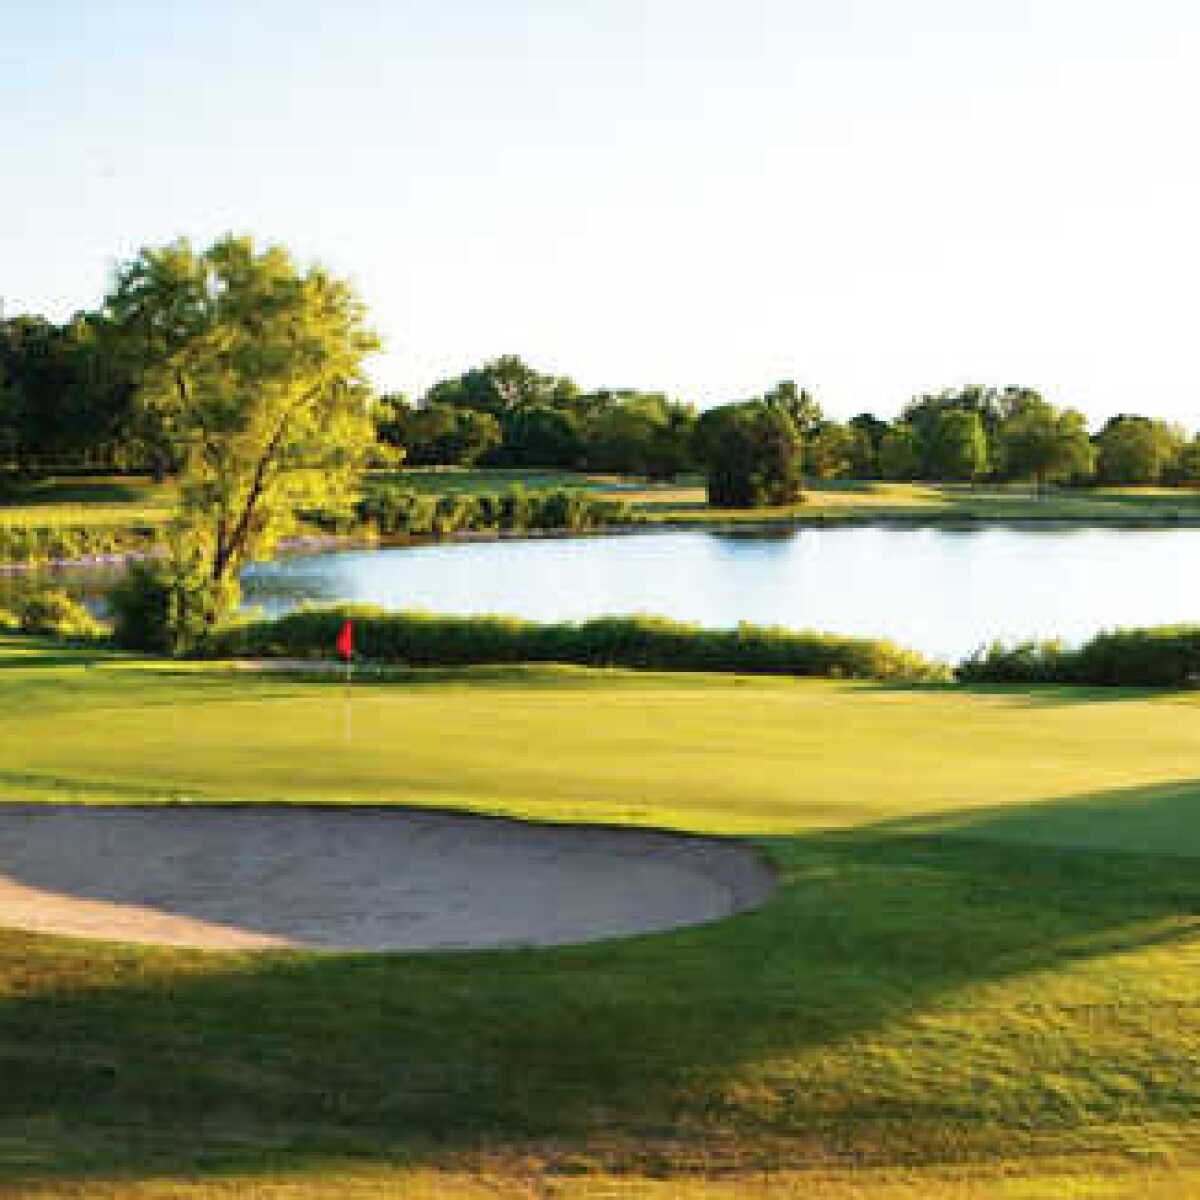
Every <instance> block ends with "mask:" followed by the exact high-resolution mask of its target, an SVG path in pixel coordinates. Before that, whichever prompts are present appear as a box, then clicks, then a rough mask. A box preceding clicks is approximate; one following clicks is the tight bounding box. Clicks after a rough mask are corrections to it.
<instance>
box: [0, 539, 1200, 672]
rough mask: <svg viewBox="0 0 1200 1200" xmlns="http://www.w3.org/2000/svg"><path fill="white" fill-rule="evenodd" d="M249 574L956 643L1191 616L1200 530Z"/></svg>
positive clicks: (726, 545) (598, 543)
mask: <svg viewBox="0 0 1200 1200" xmlns="http://www.w3.org/2000/svg"><path fill="white" fill-rule="evenodd" d="M81 575H84V573H83V572H63V573H59V577H60V578H66V579H71V580H74V583H73V586H74V588H75V590H82V591H85V592H92V593H94V592H95V591H96V589H97V587H98V585H99V582H100V577H99V576H97V575H96V574H94V573H93V574H90V575H86V576H85V577H84V578H83V579H80V578H79V576H81ZM2 586H3V584H0V587H2ZM9 586H14V585H13V584H12V583H11V581H10V583H9ZM244 592H245V600H246V603H247V604H248V605H251V606H259V607H261V608H263V609H265V610H266V611H267V612H268V613H272V614H275V613H280V612H284V611H286V610H288V609H290V608H293V607H295V606H296V605H298V604H300V603H302V602H304V601H316V602H323V603H329V602H333V601H338V600H354V601H363V602H367V603H372V604H380V605H383V606H386V607H389V608H427V609H430V610H434V611H438V612H447V613H488V612H499V613H512V614H515V615H518V616H523V617H529V618H533V619H536V620H544V621H549V620H563V619H579V618H583V617H590V616H597V615H600V614H611V613H634V612H650V613H659V614H662V615H665V616H670V617H674V618H676V619H679V620H686V621H695V622H698V623H700V624H703V625H712V626H730V625H735V624H737V623H738V622H739V621H751V622H754V623H755V624H764V625H785V626H789V627H791V628H794V629H819V630H826V631H831V632H837V633H847V634H861V635H866V636H882V637H890V638H892V639H894V640H895V641H897V642H900V643H901V644H902V645H905V646H910V647H913V648H914V649H918V650H922V651H924V652H925V653H926V654H929V655H932V656H936V657H938V658H943V659H948V660H956V659H958V658H961V657H963V656H964V655H966V654H968V653H970V652H971V651H972V650H973V649H975V648H976V647H977V646H979V645H980V644H982V643H984V642H987V641H990V640H991V639H993V638H1003V639H1015V638H1029V637H1053V636H1061V637H1063V638H1064V639H1066V640H1067V641H1068V642H1075V641H1080V640H1082V639H1084V638H1086V637H1088V636H1090V635H1091V634H1093V633H1095V632H1096V631H1097V630H1099V629H1102V628H1111V627H1113V626H1118V625H1153V624H1165V623H1171V622H1179V621H1200V530H1194V529H1156V530H1113V529H1103V530H1102V529H1053V530H1036V531H1031V530H1025V529H998V528H992V529H985V530H977V531H962V532H959V531H953V530H946V529H911V530H904V529H884V528H869V527H868V528H853V529H814V530H801V531H799V532H796V533H788V534H783V535H771V536H763V535H744V534H735V535H730V534H716V533H692V532H688V533H658V534H640V535H636V536H621V537H593V538H578V539H546V540H529V541H502V542H472V543H443V544H439V545H426V546H408V547H395V548H390V549H382V550H342V551H335V552H332V553H321V554H311V555H292V556H289V557H286V558H283V559H280V560H278V561H276V562H272V563H265V564H260V565H257V566H254V567H251V568H250V569H249V570H248V571H247V572H246V575H245V578H244ZM0 602H2V601H0Z"/></svg>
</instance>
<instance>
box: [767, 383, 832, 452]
mask: <svg viewBox="0 0 1200 1200" xmlns="http://www.w3.org/2000/svg"><path fill="white" fill-rule="evenodd" d="M763 400H764V402H765V403H766V404H768V405H769V406H770V407H771V408H780V409H782V410H783V411H784V412H786V413H787V415H788V416H789V417H791V419H792V424H793V425H795V427H796V432H797V433H798V434H799V435H800V436H801V437H802V438H810V437H812V436H813V435H814V434H816V433H817V431H818V430H819V429H820V427H821V425H822V424H823V423H824V421H825V414H824V413H823V412H822V411H821V406H820V405H819V404H818V403H817V402H816V400H815V399H814V398H813V396H812V394H811V393H810V392H808V391H806V390H805V389H804V388H800V387H797V386H796V383H795V381H794V380H791V379H783V380H781V381H780V382H779V383H777V384H776V385H775V386H774V387H773V388H771V389H770V390H769V391H768V392H766V393H765V394H764V395H763Z"/></svg>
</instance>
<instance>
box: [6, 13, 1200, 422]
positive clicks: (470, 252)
mask: <svg viewBox="0 0 1200 1200" xmlns="http://www.w3.org/2000/svg"><path fill="white" fill-rule="evenodd" d="M0 105H2V107H0V155H2V156H0V173H2V175H3V186H2V187H0V296H3V298H4V301H5V305H6V310H7V311H8V312H9V313H12V312H16V311H22V310H32V311H41V312H44V313H46V314H47V315H49V316H51V317H54V318H61V317H64V316H66V315H67V314H68V313H69V312H71V311H72V310H74V309H76V308H80V307H87V306H92V305H94V304H96V303H97V302H98V301H99V299H100V297H101V295H102V294H103V291H104V288H105V286H106V283H107V280H108V277H109V273H110V271H111V269H112V266H113V264H114V263H115V262H116V261H117V260H119V259H121V258H124V257H127V256H129V255H131V254H132V253H134V252H135V251H136V250H137V248H138V247H139V246H141V245H144V244H156V243H160V242H164V241H167V240H169V239H171V238H173V237H175V236H177V235H179V234H186V235H188V236H190V237H192V238H193V239H195V240H196V241H199V242H205V241H208V240H210V239H212V238H213V237H215V236H217V235H219V234H220V233H222V232H225V231H227V230H233V231H235V232H250V233H253V234H255V235H256V236H258V237H261V238H263V239H266V240H271V241H280V242H283V243H284V244H286V245H288V246H289V247H290V248H291V249H292V250H293V251H294V252H295V253H296V254H297V256H298V257H299V258H300V259H301V260H302V261H309V260H313V259H317V260H320V261H322V262H324V263H325V264H327V265H328V266H329V267H331V268H332V269H334V270H335V271H337V272H339V273H342V274H345V275H348V276H349V277H350V278H352V279H353V280H354V282H355V283H356V285H357V286H358V287H359V289H360V290H361V292H362V294H363V295H364V297H365V298H366V300H367V302H368V304H369V305H370V307H371V310H372V314H373V318H374V323H375V325H376V327H377V328H378V329H379V331H380V332H381V333H382V335H383V336H384V338H385V341H386V343H387V346H388V353H387V354H386V355H385V356H383V357H381V358H379V359H377V360H376V361H375V363H374V366H373V374H374V375H375V377H376V380H377V382H378V383H379V384H380V385H381V386H383V387H388V388H393V387H396V388H403V389H406V390H409V391H411V392H417V393H419V392H420V391H421V390H423V389H424V388H425V387H426V386H427V385H428V384H429V383H430V382H432V381H433V380H434V379H435V378H437V377H439V376H440V375H444V374H449V373H455V372H458V371H460V370H462V369H464V368H465V367H467V366H469V365H471V364H474V363H477V362H480V361H482V360H483V359H485V358H489V357H493V356H495V355H497V354H501V353H505V352H514V353H519V354H521V355H523V356H524V357H525V358H527V359H528V360H529V361H531V362H532V363H533V364H534V365H535V366H538V367H540V368H541V369H544V370H552V371H556V372H564V373H568V374H571V375H573V376H574V377H575V378H576V379H577V380H579V382H580V383H581V384H583V385H584V386H585V387H591V386H637V387H643V388H654V389H663V390H666V391H668V392H670V393H672V394H674V395H677V396H679V397H681V398H684V399H689V400H694V401H696V402H698V403H701V404H709V403H714V402H717V401H721V400H727V399H732V398H737V397H740V396H745V395H749V394H751V393H754V392H757V391H761V390H762V389H763V388H764V387H766V386H769V384H770V383H772V382H773V381H774V380H777V379H779V378H782V377H785V376H791V377H794V378H796V379H797V380H799V381H800V382H801V383H803V384H806V385H807V386H810V387H812V388H813V389H814V390H815V391H816V392H817V394H818V397H819V398H820V399H821V401H822V402H823V403H824V405H825V407H826V409H827V410H829V411H831V412H832V413H834V414H836V415H841V416H849V415H851V414H853V413H854V412H857V411H860V410H862V409H874V410H875V411H876V412H878V413H880V414H881V415H885V416H890V415H892V414H894V413H895V412H896V410H897V409H898V408H899V407H900V405H901V404H902V403H903V402H904V401H905V399H907V397H908V396H910V395H911V394H912V393H914V392H917V391H923V390H932V389H938V388H942V387H947V386H952V385H956V384H959V383H963V382H968V381H978V382H984V383H993V384H998V385H1002V384H1005V383H1021V384H1027V385H1029V386H1034V387H1039V388H1041V389H1042V390H1043V391H1045V392H1046V393H1047V394H1048V395H1049V396H1050V397H1051V398H1052V399H1053V400H1055V401H1056V402H1058V403H1064V404H1072V405H1074V406H1076V407H1080V408H1082V409H1083V410H1084V411H1085V412H1087V413H1088V414H1089V415H1090V416H1091V417H1092V418H1093V419H1094V420H1095V421H1097V422H1098V421H1100V420H1102V419H1103V418H1104V417H1105V416H1107V415H1109V414H1111V413H1113V412H1115V411H1119V410H1137V411H1142V412H1147V413H1151V414H1154V415H1159V416H1164V417H1168V418H1170V419H1173V420H1178V421H1181V422H1183V423H1184V424H1185V425H1187V426H1188V427H1189V428H1196V427H1198V426H1200V384H1198V383H1197V380H1196V370H1195V367H1194V363H1193V359H1194V356H1195V355H1194V350H1193V347H1194V345H1195V343H1196V326H1197V303H1196V291H1197V280H1198V279H1200V234H1198V228H1200V155H1198V154H1197V152H1196V144H1195V143H1196V125H1197V116H1198V115H1200V5H1198V4H1196V3H1195V0H1186V2H1185V0H736V2H734V0H641V2H635V0H421V2H417V0H393V2H385V0H379V2H369V3H368V2H366V0H343V2H342V3H339V4H333V3H329V2H327V0H326V2H318V0H288V2H287V3H284V2H283V0H254V2H253V3H245V2H238V0H191V2H184V0H174V2H171V0H43V2H42V3H40V4H38V5H29V4H20V5H18V4H13V5H11V6H9V7H8V8H7V9H6V11H5V13H4V23H3V28H2V30H0Z"/></svg>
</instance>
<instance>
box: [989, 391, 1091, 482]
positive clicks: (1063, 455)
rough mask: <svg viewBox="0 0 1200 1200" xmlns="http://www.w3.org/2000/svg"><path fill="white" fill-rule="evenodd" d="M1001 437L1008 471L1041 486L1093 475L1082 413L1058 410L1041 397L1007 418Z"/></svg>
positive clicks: (1025, 404) (1001, 430)
mask: <svg viewBox="0 0 1200 1200" xmlns="http://www.w3.org/2000/svg"><path fill="white" fill-rule="evenodd" d="M998 436H999V445H1000V450H1001V456H1002V459H1003V463H1004V472H1005V474H1006V475H1008V476H1009V477H1011V478H1014V479H1032V480H1033V481H1034V482H1035V483H1036V484H1037V485H1038V487H1039V488H1041V487H1043V486H1044V485H1045V484H1046V483H1048V482H1050V481H1052V480H1056V479H1070V478H1072V477H1076V476H1078V477H1082V476H1087V475H1090V474H1091V473H1092V470H1093V468H1094V465H1095V451H1094V450H1093V448H1092V444H1091V441H1090V439H1089V438H1088V432H1087V422H1086V420H1085V419H1084V416H1083V414H1082V413H1080V412H1076V411H1075V410H1074V409H1070V408H1068V409H1064V410H1062V411H1059V410H1058V409H1056V408H1055V407H1054V406H1053V405H1051V404H1048V403H1047V402H1046V401H1045V400H1042V399H1040V398H1037V399H1036V400H1029V401H1028V402H1026V403H1023V404H1022V405H1020V406H1019V407H1018V408H1016V409H1015V410H1014V411H1013V412H1012V413H1011V414H1010V415H1009V416H1007V417H1005V419H1004V421H1003V423H1002V424H1001V426H1000V430H999V435H998Z"/></svg>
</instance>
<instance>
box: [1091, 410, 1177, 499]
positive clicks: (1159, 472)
mask: <svg viewBox="0 0 1200 1200" xmlns="http://www.w3.org/2000/svg"><path fill="white" fill-rule="evenodd" d="M1185 441H1186V437H1185V434H1184V432H1183V430H1181V429H1177V428H1174V427H1173V426H1171V425H1168V424H1167V423H1166V422H1165V421H1153V420H1151V419H1150V418H1149V417H1142V416H1135V415H1131V414H1129V413H1120V414H1118V415H1117V416H1115V417H1112V418H1111V419H1110V420H1109V421H1108V423H1107V424H1106V425H1105V426H1104V428H1103V429H1102V430H1101V431H1100V433H1099V434H1098V435H1097V437H1096V449H1097V451H1098V458H1097V475H1098V476H1099V478H1100V480H1101V481H1102V482H1104V483H1158V482H1159V481H1160V480H1162V479H1163V477H1164V476H1165V475H1168V474H1169V473H1170V472H1171V470H1172V467H1173V466H1174V464H1175V463H1176V461H1177V460H1178V458H1179V455H1180V453H1181V452H1182V450H1183V446H1184V443H1185Z"/></svg>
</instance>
